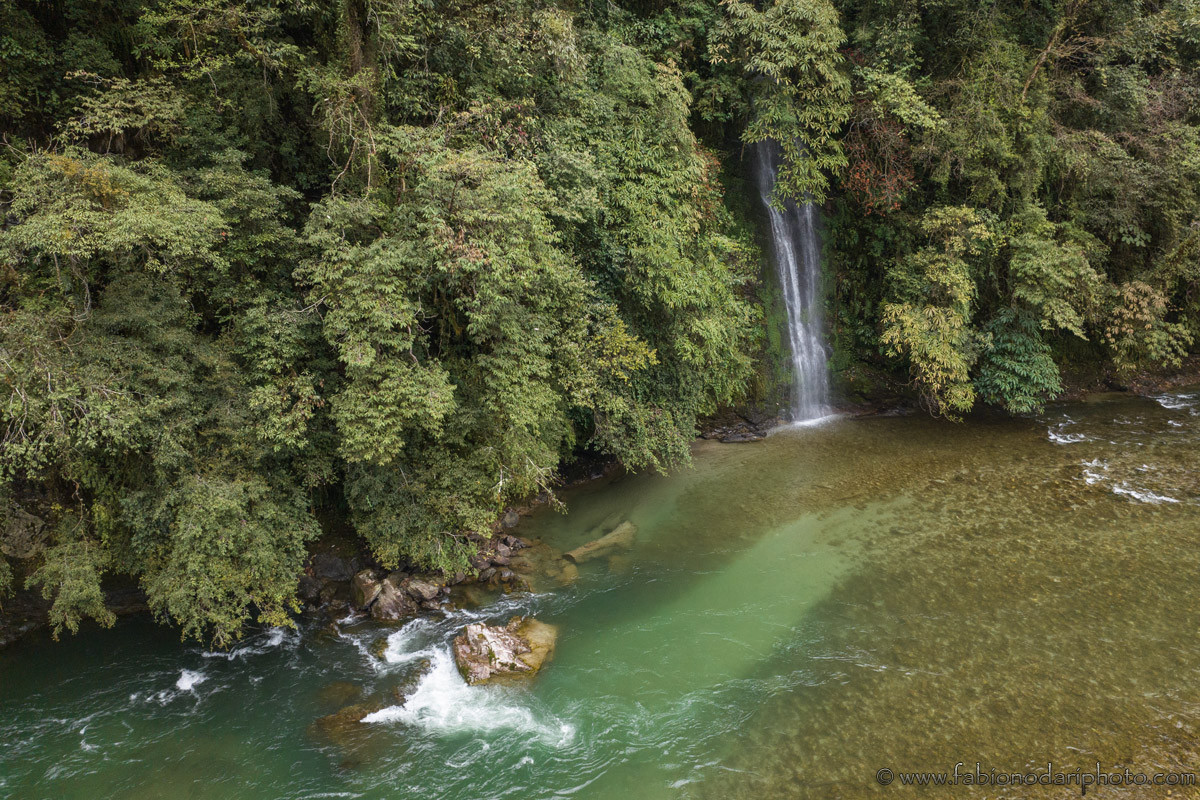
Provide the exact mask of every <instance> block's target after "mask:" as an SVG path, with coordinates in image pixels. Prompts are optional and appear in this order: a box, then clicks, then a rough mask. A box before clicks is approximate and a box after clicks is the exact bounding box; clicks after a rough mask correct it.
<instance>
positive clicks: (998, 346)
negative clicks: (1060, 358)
mask: <svg viewBox="0 0 1200 800" xmlns="http://www.w3.org/2000/svg"><path fill="white" fill-rule="evenodd" d="M1038 328H1039V325H1038V323H1037V320H1036V319H1034V317H1033V316H1032V315H1030V314H1028V313H1021V312H1017V311H1013V310H1012V309H1005V310H1003V311H1001V312H1000V313H999V314H998V315H997V316H996V318H995V319H993V320H992V321H991V322H989V323H988V325H987V326H986V327H985V328H984V335H985V337H986V339H987V342H988V344H987V346H986V347H985V348H984V349H983V354H982V355H981V357H980V363H979V375H978V377H976V378H975V389H976V391H977V393H978V395H979V398H980V399H981V400H983V401H984V402H985V403H990V404H991V405H995V406H1000V407H1002V408H1004V409H1007V410H1008V411H1011V412H1012V413H1014V414H1027V413H1030V412H1036V411H1041V410H1042V407H1043V406H1044V405H1045V402H1046V400H1053V399H1054V398H1055V397H1057V396H1058V395H1059V393H1061V392H1062V381H1061V380H1060V379H1059V374H1058V366H1057V365H1056V364H1055V363H1054V358H1053V355H1052V351H1051V349H1050V345H1048V344H1046V342H1045V341H1043V339H1042V336H1041V331H1039V330H1038Z"/></svg>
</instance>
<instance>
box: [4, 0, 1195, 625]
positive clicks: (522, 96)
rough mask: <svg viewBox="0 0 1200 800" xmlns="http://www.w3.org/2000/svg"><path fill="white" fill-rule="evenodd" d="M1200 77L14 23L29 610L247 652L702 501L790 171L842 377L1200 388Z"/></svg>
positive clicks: (959, 395) (277, 5) (80, 22)
mask: <svg viewBox="0 0 1200 800" xmlns="http://www.w3.org/2000/svg"><path fill="white" fill-rule="evenodd" d="M1198 58H1200V5H1197V3H1196V2H1195V0H1156V2H1149V0H1145V1H1142V0H1138V2H1126V1H1125V0H1033V1H1032V2H1031V1H1030V0H1022V1H1021V2H1018V1H1017V0H1000V1H999V2H991V3H979V2H975V0H926V1H925V2H917V1H916V0H767V1H766V2H761V3H750V2H745V1H744V0H720V1H719V2H718V0H633V1H632V2H625V3H614V2H609V3H590V4H582V5H576V4H566V3H560V2H556V1H554V0H497V2H488V3H475V2H467V1H466V0H448V2H441V3H436V4H430V3H414V2H409V0H310V1H309V2H296V3H288V2H277V0H189V1H188V2H183V1H182V0H98V1H92V0H89V1H88V2H83V0H0V131H2V132H3V149H2V151H0V214H2V221H0V320H2V323H0V374H2V375H3V387H2V389H3V403H2V404H0V517H2V519H0V529H3V530H8V531H10V532H11V531H12V530H16V529H17V528H20V529H21V530H23V531H26V532H28V531H29V530H30V528H29V527H28V526H27V525H26V526H24V527H22V526H21V525H18V524H17V522H16V521H19V520H25V519H26V518H27V517H28V516H29V515H32V516H33V517H36V518H37V519H38V520H40V521H41V522H42V523H44V524H42V525H41V526H40V527H37V532H36V535H32V534H31V536H32V539H31V541H29V542H24V543H23V544H22V545H21V546H19V547H18V546H17V545H16V544H13V543H12V542H9V545H7V546H6V547H4V548H0V551H2V552H3V553H4V554H5V555H0V596H2V595H3V593H4V592H5V591H6V590H11V589H12V588H13V587H14V586H29V587H36V588H38V589H40V590H41V591H43V592H44V593H45V595H46V597H47V598H48V599H50V600H52V601H53V610H52V617H53V621H54V623H55V625H56V626H57V627H58V628H64V627H65V628H67V629H71V630H74V629H75V628H76V627H77V626H78V624H79V622H80V620H81V619H82V618H83V617H86V616H90V617H93V618H95V619H97V620H99V621H101V622H108V621H110V620H111V615H110V614H109V612H108V611H107V610H106V609H105V608H104V605H103V595H102V592H101V588H100V587H101V581H102V580H103V579H105V578H106V577H109V576H114V575H125V576H129V577H131V578H133V579H136V580H137V581H138V582H139V583H140V584H141V586H142V587H143V588H144V589H145V591H146V593H147V596H148V597H149V600H150V604H151V606H152V608H153V609H154V610H155V611H156V612H157V613H158V614H159V615H160V616H161V617H162V618H163V619H166V620H169V621H171V622H173V623H174V624H177V625H178V626H179V627H180V628H181V630H182V631H183V632H184V634H185V635H191V636H197V637H205V638H211V639H213V640H215V641H216V642H218V643H227V642H229V641H232V640H233V639H235V638H236V637H237V636H238V635H240V633H241V631H242V629H243V627H244V626H245V624H246V623H247V622H248V621H250V620H252V619H262V620H266V621H270V622H283V621H286V620H287V618H288V615H289V613H291V612H292V611H293V610H294V609H295V607H296V606H295V602H296V601H295V599H294V590H295V585H296V580H297V578H298V576H299V574H300V570H301V568H302V565H303V561H304V558H305V554H306V548H307V546H308V545H309V543H310V542H312V541H313V540H314V539H315V538H316V537H318V536H319V535H320V534H321V532H322V530H327V529H329V528H330V527H331V526H336V525H345V526H348V527H349V529H351V530H352V531H353V532H354V533H355V534H356V535H357V536H359V537H361V540H362V541H363V542H364V543H365V544H366V546H368V547H369V548H370V550H371V551H372V552H373V554H374V555H375V557H376V558H378V559H379V561H380V562H382V563H383V564H384V565H387V566H389V567H390V566H396V565H400V564H411V565H414V566H416V567H419V568H422V569H444V570H451V571H453V570H457V569H463V568H465V565H466V563H467V558H468V557H469V556H470V555H471V553H472V545H471V543H470V541H469V539H468V537H467V534H470V533H472V532H481V531H486V530H488V528H489V526H490V525H491V523H492V521H493V520H494V518H495V516H496V514H497V512H498V511H500V510H501V509H502V508H503V507H504V506H505V505H506V504H508V503H511V502H514V501H515V500H517V499H519V498H522V497H525V496H528V495H530V494H532V493H536V492H540V491H543V490H546V489H548V488H550V487H551V486H552V485H553V482H554V479H555V475H556V471H557V470H558V469H559V467H560V465H561V464H562V463H564V461H566V460H568V459H570V458H571V457H572V456H573V455H574V454H576V453H578V452H580V451H581V450H591V451H594V452H597V453H600V454H602V455H605V456H608V457H611V458H615V459H618V460H619V461H621V462H622V463H624V464H625V465H627V466H628V467H630V468H632V469H644V468H653V469H659V470H666V469H669V468H671V467H673V466H676V465H679V464H682V463H685V462H686V461H687V458H688V444H689V442H690V441H691V439H692V438H693V436H694V435H695V431H696V425H697V419H698V418H699V417H701V416H703V415H705V414H709V413H711V412H713V411H715V410H716V409H718V408H719V407H721V406H723V405H729V404H733V403H738V402H741V401H743V400H745V399H746V398H747V397H748V396H750V395H754V394H756V393H757V394H761V393H762V392H763V391H764V389H763V379H762V372H763V365H762V362H763V360H764V352H768V350H769V344H768V343H769V340H770V335H769V334H770V326H771V324H772V323H771V319H772V310H771V303H770V298H769V291H767V290H761V289H760V286H759V283H758V281H759V276H760V274H763V268H762V259H761V256H760V249H759V247H758V246H757V244H756V238H755V235H754V224H755V215H754V212H753V211H752V210H751V209H752V208H753V207H754V203H755V202H756V199H755V198H754V195H753V193H752V192H750V191H749V190H747V189H746V188H745V185H744V179H743V177H742V174H743V173H742V167H741V164H742V161H743V158H744V152H743V151H744V145H746V144H752V143H755V142H758V141H762V140H765V139H771V140H775V141H777V142H778V143H779V144H780V145H781V147H782V150H783V154H784V166H783V168H782V170H781V172H780V174H779V176H778V180H777V185H776V192H777V195H778V199H779V200H783V199H786V198H789V197H790V198H794V199H799V200H802V201H811V202H816V203H820V204H822V206H823V209H824V212H825V219H826V228H827V237H826V248H825V267H826V273H827V274H826V277H827V282H828V284H829V286H830V289H831V291H830V293H829V299H828V305H829V309H828V311H829V313H828V315H827V316H828V318H829V319H831V321H832V324H831V331H830V335H831V340H832V343H833V346H834V350H835V356H836V357H835V359H834V363H835V366H836V367H837V368H839V369H847V368H852V367H853V366H854V365H857V364H867V365H871V366H873V367H876V368H879V369H883V370H890V371H893V372H895V373H898V374H901V375H904V376H906V377H907V379H908V380H909V381H910V382H911V384H912V385H913V387H914V388H915V389H916V390H917V392H919V394H920V396H921V397H922V399H923V402H924V404H925V406H926V407H927V408H928V409H929V410H930V411H932V412H933V413H936V414H940V415H944V416H947V417H950V418H954V419H957V418H961V417H962V416H963V415H964V414H966V413H967V412H969V411H970V410H971V409H972V408H974V407H976V406H977V405H978V404H980V403H986V404H991V405H995V406H999V407H1002V408H1005V409H1008V410H1009V411H1012V412H1016V413H1028V412H1031V411H1036V410H1037V409H1039V408H1040V407H1041V406H1042V404H1043V403H1044V402H1045V401H1046V400H1047V399H1049V398H1052V397H1054V396H1055V395H1056V394H1057V393H1058V392H1060V391H1061V390H1062V386H1063V382H1062V375H1061V372H1062V367H1063V366H1064V365H1065V364H1067V363H1076V364H1087V365H1090V368H1092V369H1094V370H1095V371H1097V372H1103V373H1109V374H1111V375H1113V376H1115V378H1117V379H1123V378H1125V377H1127V376H1129V375H1132V374H1134V373H1136V372H1138V371H1139V370H1144V369H1154V368H1164V367H1171V366H1173V365H1178V364H1180V363H1181V361H1182V359H1183V358H1184V357H1186V356H1187V355H1188V354H1189V353H1190V352H1191V350H1192V348H1193V347H1194V346H1195V344H1196V342H1197V336H1198V334H1200V304H1197V302H1196V289H1197V285H1198V282H1200V72H1198V70H1197V66H1198V63H1197V59H1198ZM4 536H8V538H9V539H11V538H12V536H9V534H5V535H4ZM26 538H29V537H26ZM0 540H4V537H2V536H0ZM26 545H27V546H26Z"/></svg>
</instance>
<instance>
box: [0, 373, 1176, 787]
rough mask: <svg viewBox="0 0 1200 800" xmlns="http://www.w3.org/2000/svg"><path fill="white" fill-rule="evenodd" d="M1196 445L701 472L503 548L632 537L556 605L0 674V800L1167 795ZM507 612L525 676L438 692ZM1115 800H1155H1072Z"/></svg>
mask: <svg viewBox="0 0 1200 800" xmlns="http://www.w3.org/2000/svg"><path fill="white" fill-rule="evenodd" d="M1198 446H1200V390H1196V391H1191V392H1189V391H1182V392H1174V393H1170V394H1163V395H1159V396H1157V397H1149V398H1136V397H1130V396H1126V395H1101V396H1096V397H1094V398H1092V399H1090V400H1089V401H1088V402H1086V403H1074V404H1069V405H1068V404H1064V405H1058V406H1053V407H1051V408H1049V409H1048V410H1047V411H1046V412H1045V413H1044V414H1041V415H1038V416H1031V417H1026V418H1017V419H1013V418H1008V417H1001V416H995V417H990V416H979V417H975V418H972V419H971V420H970V421H968V422H967V423H964V424H959V425H955V424H950V423H946V422H941V421H936V420H932V419H928V418H925V417H922V416H911V417H873V418H859V419H851V418H839V419H834V420H830V421H828V422H826V423H825V424H822V425H818V426H809V427H802V428H793V429H783V430H780V431H777V432H776V433H774V434H773V435H771V436H770V437H768V438H767V439H765V440H763V441H761V442H754V443H747V444H730V445H725V444H719V443H714V442H698V443H697V444H696V445H695V448H694V453H693V460H694V465H693V467H692V468H690V469H687V470H683V471H680V472H677V473H675V474H672V475H670V476H659V475H640V476H625V477H620V478H617V479H613V480H607V481H602V482H597V483H593V484H588V485H585V486H582V487H579V488H577V489H574V490H571V491H568V492H566V493H565V494H564V495H563V499H564V500H565V502H566V506H567V511H568V513H566V514H560V513H557V512H555V511H553V510H551V509H540V510H539V511H538V512H537V513H535V514H534V515H532V516H531V517H529V518H526V519H524V520H523V521H522V523H521V526H520V527H519V529H518V530H517V531H516V532H517V533H518V534H520V535H521V536H523V537H527V538H534V539H542V540H544V541H546V542H548V543H550V544H552V545H553V546H554V547H556V548H559V549H564V550H565V549H570V548H571V547H575V546H577V545H579V544H582V543H583V542H585V541H586V540H587V539H588V537H589V536H592V535H594V532H595V531H596V530H598V529H601V530H602V529H605V528H606V527H610V526H614V525H616V524H619V523H620V522H623V521H626V520H628V521H631V522H633V523H634V524H635V525H636V526H637V529H638V534H637V538H636V540H635V544H634V546H633V548H632V549H631V550H630V551H629V552H628V553H625V554H621V555H618V556H616V557H613V558H604V559H597V560H595V561H592V562H588V563H587V564H584V565H581V567H580V575H579V578H578V580H577V581H576V582H575V583H574V584H573V585H571V586H568V587H564V588H559V589H554V590H548V591H545V592H542V593H538V594H527V595H511V596H507V597H502V598H500V599H499V600H497V601H496V602H494V603H491V604H485V605H482V606H480V607H477V608H474V609H466V610H458V611H454V612H452V613H450V614H448V615H447V616H446V617H445V618H441V619H433V618H426V619H420V620H416V621H414V622H411V623H409V624H408V625H405V626H404V627H401V628H384V627H381V626H379V625H377V624H375V623H371V622H369V621H356V620H350V619H347V620H344V621H343V624H341V625H339V626H338V627H337V629H336V630H331V629H328V628H323V627H320V626H317V625H316V624H314V623H307V624H305V623H302V624H301V627H300V630H299V631H285V630H261V631H258V632H256V633H254V635H253V636H251V637H250V638H249V639H247V640H246V641H244V642H243V643H241V644H239V645H238V646H237V647H235V648H234V649H232V650H231V651H228V652H210V651H207V650H206V649H205V648H204V647H201V646H197V645H195V644H185V643H181V642H180V641H179V640H178V635H177V634H176V633H175V632H173V631H171V630H169V629H165V628H161V627H158V626H155V625H153V624H152V623H151V622H150V621H148V620H145V619H129V620H124V621H122V622H120V623H118V624H117V626H116V627H115V628H114V629H113V630H108V631H101V630H97V629H95V627H94V626H93V627H85V629H84V630H82V631H81V632H80V633H79V634H78V635H77V636H69V635H67V636H64V638H63V640H62V641H61V642H57V643H54V642H51V641H50V640H49V638H48V637H45V636H35V637H33V638H30V639H27V640H25V641H23V642H20V643H18V644H17V645H15V646H13V647H10V648H8V649H6V650H4V651H0V741H2V742H3V743H4V748H3V750H2V751H0V796H5V797H13V798H42V797H44V798H55V800H60V799H61V800H69V799H71V798H88V799H89V800H90V799H91V798H97V797H123V798H160V797H161V798H187V797H197V798H200V797H203V798H212V797H222V798H276V797H280V798H282V797H288V798H316V797H372V798H377V797H388V798H391V797H395V798H408V797H413V798H416V797H420V798H449V799H460V798H461V800H482V798H506V797H512V798H551V797H580V798H620V799H621V800H632V799H633V798H740V797H745V798H774V797H778V798H843V797H844V798H855V797H864V796H876V795H877V796H880V797H883V796H886V795H888V794H899V795H909V794H921V795H925V794H941V795H945V796H951V795H953V796H962V797H997V796H1023V797H1042V796H1045V797H1063V796H1067V793H1066V792H1065V790H1064V789H1063V788H1062V787H1022V789H1021V790H1020V791H1019V792H1016V793H1012V792H1008V793H1006V792H1005V791H1003V790H998V789H997V788H996V787H963V786H959V787H955V788H945V789H929V788H926V789H917V788H915V787H907V786H902V785H899V783H900V782H899V781H898V780H897V781H896V784H895V785H892V786H887V787H885V786H881V785H880V784H879V783H878V782H877V779H876V776H877V773H878V771H879V770H881V769H884V768H886V769H891V770H893V771H894V773H896V774H898V773H901V772H905V771H940V770H951V769H953V767H954V765H955V764H956V763H958V762H963V763H964V764H965V765H966V766H967V768H970V769H974V768H975V766H976V763H977V762H978V763H979V764H980V765H981V767H982V769H983V770H984V771H985V772H986V771H988V770H991V769H992V768H996V769H997V770H999V771H1001V772H1015V771H1022V772H1024V771H1027V770H1030V769H1035V768H1036V769H1045V765H1046V764H1047V763H1048V762H1051V763H1053V764H1054V767H1055V768H1056V769H1062V770H1065V771H1071V770H1075V769H1083V770H1088V769H1093V770H1094V768H1095V764H1096V763H1097V762H1099V763H1101V764H1102V765H1103V766H1104V767H1105V768H1106V769H1108V768H1115V767H1120V768H1122V769H1123V768H1124V767H1129V768H1130V769H1132V770H1134V771H1139V770H1140V771H1146V772H1154V771H1170V770H1189V769H1191V765H1193V764H1195V763H1196V759H1197V754H1198V750H1200V738H1198V735H1197V734H1198V731H1200V624H1198V623H1200V576H1198V575H1197V564H1198V563H1200V463H1198V456H1197V453H1198V452H1200V450H1198ZM514 614H534V615H536V616H537V617H538V618H539V619H542V620H544V621H546V622H550V623H553V624H555V625H557V626H559V628H560V631H561V635H560V638H559V642H558V647H557V652H556V654H555V657H554V660H553V661H552V662H551V663H550V664H549V665H548V666H547V667H546V668H545V669H544V671H543V672H542V673H541V674H540V675H538V676H537V678H536V679H535V680H533V681H532V682H531V683H529V684H528V685H527V686H505V687H493V686H480V687H468V686H466V685H465V684H464V683H463V682H462V680H461V678H459V676H458V674H457V672H456V671H455V669H454V666H453V663H452V661H451V659H450V656H449V649H448V642H449V640H450V638H452V637H453V635H454V634H455V633H456V632H457V631H458V630H459V629H460V628H461V627H462V626H463V625H464V624H466V623H467V622H470V621H476V620H484V621H495V622H502V621H504V620H507V619H508V618H509V617H510V616H512V615H514ZM383 639H385V640H386V641H381V640H383ZM396 687H402V688H403V691H402V692H401V693H400V694H403V695H405V696H406V697H407V699H405V700H404V701H403V703H402V704H401V703H399V702H396V700H395V698H397V697H398V696H399V694H397V693H396V692H395V691H394V689H396ZM353 704H366V705H368V706H370V708H371V709H372V713H371V714H370V716H368V717H367V718H366V720H365V721H363V722H354V723H353V724H352V725H340V726H331V725H330V724H329V723H328V722H327V723H325V724H324V725H322V724H314V723H316V721H317V720H319V719H320V718H322V717H324V716H326V715H329V714H332V713H335V712H337V711H338V710H339V709H341V708H344V707H346V706H348V705H353ZM1074 794H1078V790H1076V791H1075V792H1074ZM1135 795H1136V796H1138V797H1147V796H1160V795H1161V796H1166V790H1165V789H1161V790H1157V789H1147V788H1135V789H1123V788H1114V787H1104V786H1099V787H1094V788H1090V789H1089V791H1088V796H1096V797H1120V796H1135ZM1173 796H1176V797H1178V796H1180V794H1179V790H1178V789H1176V790H1175V794H1174V795H1173ZM1185 796H1186V795H1185Z"/></svg>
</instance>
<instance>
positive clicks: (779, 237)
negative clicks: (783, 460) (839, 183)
mask: <svg viewBox="0 0 1200 800" xmlns="http://www.w3.org/2000/svg"><path fill="white" fill-rule="evenodd" d="M755 152H756V162H757V163H756V169H755V178H756V180H757V183H758V190H759V193H760V195H761V196H762V201H763V205H765V206H766V208H767V216H768V218H769V219H770V222H771V257H772V258H773V260H774V261H775V269H776V271H777V272H778V273H779V284H780V286H782V287H783V299H784V302H785V303H786V304H787V318H788V319H787V322H788V325H787V330H788V343H789V344H790V346H791V350H792V408H791V414H792V422H809V421H812V420H816V419H820V418H821V417H824V416H827V415H828V414H829V413H830V411H829V370H828V367H827V365H826V355H825V342H824V335H825V330H824V327H825V326H824V318H823V314H822V313H821V295H820V285H821V242H820V236H819V233H818V228H817V209H816V207H815V206H814V205H813V204H812V203H808V202H805V203H794V202H792V201H791V200H788V201H787V202H786V203H785V204H784V208H783V210H782V211H780V210H779V209H778V208H775V207H774V206H773V205H772V204H771V195H772V191H773V189H774V186H775V175H776V172H777V171H778V169H779V162H780V159H781V152H780V147H779V145H778V144H777V143H775V142H773V141H769V140H768V141H763V142H759V143H758V144H757V145H755Z"/></svg>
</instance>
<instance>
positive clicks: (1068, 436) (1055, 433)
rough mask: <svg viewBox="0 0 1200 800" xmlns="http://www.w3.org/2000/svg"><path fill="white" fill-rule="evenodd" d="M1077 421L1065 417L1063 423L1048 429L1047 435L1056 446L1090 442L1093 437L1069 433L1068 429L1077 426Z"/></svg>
mask: <svg viewBox="0 0 1200 800" xmlns="http://www.w3.org/2000/svg"><path fill="white" fill-rule="evenodd" d="M1075 424H1076V423H1075V420H1073V419H1071V418H1070V417H1068V416H1067V415H1065V414H1064V415H1063V421H1062V422H1058V423H1055V424H1053V425H1051V426H1050V427H1048V428H1047V429H1046V435H1047V437H1049V439H1050V441H1052V442H1054V443H1055V444H1078V443H1079V442H1088V441H1091V440H1092V437H1090V436H1088V435H1087V434H1084V433H1067V432H1066V429H1067V428H1070V427H1071V426H1073V425H1075Z"/></svg>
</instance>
